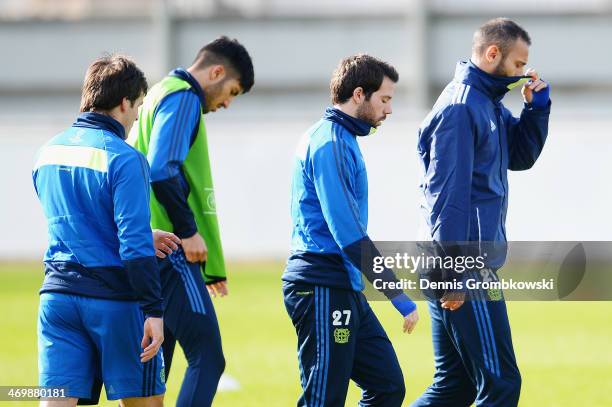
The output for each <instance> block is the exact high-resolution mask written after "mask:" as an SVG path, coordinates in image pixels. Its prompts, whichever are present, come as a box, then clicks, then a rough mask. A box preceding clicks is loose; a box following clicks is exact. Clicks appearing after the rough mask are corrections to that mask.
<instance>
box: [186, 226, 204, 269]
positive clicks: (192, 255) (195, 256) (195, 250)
mask: <svg viewBox="0 0 612 407" xmlns="http://www.w3.org/2000/svg"><path fill="white" fill-rule="evenodd" d="M183 251H184V252H185V257H187V261H188V262H190V263H202V262H205V261H206V260H207V259H208V247H206V242H204V239H202V236H200V234H199V233H198V232H196V234H195V235H193V236H191V237H188V238H186V239H183Z"/></svg>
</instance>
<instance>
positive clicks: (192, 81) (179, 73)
mask: <svg viewBox="0 0 612 407" xmlns="http://www.w3.org/2000/svg"><path fill="white" fill-rule="evenodd" d="M170 76H176V77H177V78H181V79H182V80H184V81H185V82H187V83H189V85H191V89H193V91H194V92H195V94H196V95H198V98H199V99H200V106H201V107H202V113H204V108H205V107H206V97H205V96H204V90H203V89H202V87H201V86H200V84H199V83H198V81H197V80H196V78H194V77H193V75H191V74H190V73H189V72H187V70H186V69H183V68H176V69H175V70H173V71H172V72H170Z"/></svg>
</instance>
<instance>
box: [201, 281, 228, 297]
mask: <svg viewBox="0 0 612 407" xmlns="http://www.w3.org/2000/svg"><path fill="white" fill-rule="evenodd" d="M206 288H208V293H209V294H210V296H211V297H216V296H217V294H218V295H219V296H220V297H225V296H226V295H228V294H229V291H228V290H227V281H225V280H223V281H217V282H216V283H212V284H206Z"/></svg>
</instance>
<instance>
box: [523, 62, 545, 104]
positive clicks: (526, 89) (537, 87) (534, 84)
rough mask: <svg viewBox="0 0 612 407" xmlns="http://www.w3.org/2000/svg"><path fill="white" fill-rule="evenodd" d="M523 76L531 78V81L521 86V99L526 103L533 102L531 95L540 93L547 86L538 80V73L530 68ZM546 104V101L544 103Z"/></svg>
mask: <svg viewBox="0 0 612 407" xmlns="http://www.w3.org/2000/svg"><path fill="white" fill-rule="evenodd" d="M525 75H528V76H531V78H532V79H531V81H529V82H527V83H526V84H525V85H523V89H521V93H522V94H523V99H524V100H525V102H527V103H531V102H532V101H533V97H534V96H533V93H534V92H540V91H541V90H542V89H544V88H546V87H548V84H547V83H546V82H544V81H543V80H542V79H540V77H539V75H538V73H537V72H536V71H535V70H534V69H533V68H530V69H528V70H527V72H525ZM545 102H546V103H548V100H546V101H545Z"/></svg>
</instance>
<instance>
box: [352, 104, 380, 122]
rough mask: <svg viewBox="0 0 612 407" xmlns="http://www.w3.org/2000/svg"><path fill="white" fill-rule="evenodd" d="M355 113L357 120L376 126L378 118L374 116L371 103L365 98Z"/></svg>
mask: <svg viewBox="0 0 612 407" xmlns="http://www.w3.org/2000/svg"><path fill="white" fill-rule="evenodd" d="M355 114H356V116H357V118H358V119H359V120H363V121H364V122H366V123H368V124H369V125H370V126H372V127H378V122H379V121H380V120H376V119H377V118H376V117H374V115H375V113H374V109H372V105H371V104H370V102H368V101H367V100H366V101H365V102H364V103H363V104H361V105H360V106H359V107H357V111H356V112H355Z"/></svg>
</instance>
